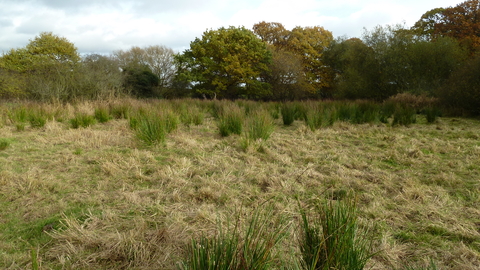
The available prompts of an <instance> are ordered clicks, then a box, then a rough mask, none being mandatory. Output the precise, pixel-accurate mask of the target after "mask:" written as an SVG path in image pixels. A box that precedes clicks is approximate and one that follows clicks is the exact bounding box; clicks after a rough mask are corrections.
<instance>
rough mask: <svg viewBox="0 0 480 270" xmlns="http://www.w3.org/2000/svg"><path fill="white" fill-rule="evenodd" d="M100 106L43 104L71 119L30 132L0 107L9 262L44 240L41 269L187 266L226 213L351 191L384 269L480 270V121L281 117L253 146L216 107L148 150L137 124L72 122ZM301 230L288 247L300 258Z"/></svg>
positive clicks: (4, 243) (20, 260) (0, 263)
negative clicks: (321, 123)
mask: <svg viewBox="0 0 480 270" xmlns="http://www.w3.org/2000/svg"><path fill="white" fill-rule="evenodd" d="M114 102H116V103H119V102H124V103H128V104H129V106H132V107H133V108H140V107H142V106H144V107H149V108H155V107H156V106H157V107H162V108H163V107H165V106H170V105H169V104H168V102H165V101H162V102H160V103H158V104H156V103H151V104H148V106H147V105H145V104H143V103H141V102H139V101H135V100H127V101H114ZM176 102H179V101H176ZM188 102H192V103H191V104H192V105H191V106H198V108H201V110H203V111H205V112H206V108H207V107H208V104H206V102H202V101H188ZM100 105H102V106H103V105H105V104H104V103H102V104H100V103H98V104H97V103H95V102H86V103H81V104H74V105H61V104H60V105H59V104H57V105H51V104H44V105H41V104H36V105H35V106H44V108H46V110H47V109H48V110H52V111H58V110H61V111H62V115H63V117H64V118H65V121H63V122H61V123H60V122H56V121H53V120H52V119H50V120H49V121H48V122H47V124H46V125H45V126H44V127H43V128H40V129H33V128H29V127H28V125H27V127H26V128H25V131H16V129H15V125H14V123H12V122H11V121H9V120H8V116H7V115H6V114H5V113H4V112H5V111H8V110H9V109H11V107H8V106H7V105H4V106H3V107H2V109H0V112H2V115H1V116H0V120H1V121H3V122H2V123H1V124H0V138H7V139H9V140H10V142H11V143H10V145H9V146H8V147H7V148H6V149H5V150H2V151H0V207H2V211H1V212H0V258H1V260H0V268H7V269H26V268H30V267H31V265H32V259H31V255H30V254H31V253H30V251H31V249H32V248H35V249H38V259H37V260H38V262H39V265H40V269H175V267H176V264H177V263H178V262H180V261H181V260H182V258H183V257H184V252H185V251H186V247H187V245H189V243H190V239H191V237H198V236H199V235H201V234H202V233H205V234H207V235H208V234H213V233H214V232H215V230H216V228H217V224H218V221H220V223H221V224H226V223H227V219H228V217H230V218H231V217H233V216H235V215H237V214H238V213H239V212H240V213H241V214H240V217H242V219H241V220H243V219H246V218H247V217H248V215H249V213H251V212H252V210H253V209H255V208H257V207H259V206H260V205H263V203H265V202H266V201H269V202H271V203H272V204H273V205H274V209H275V211H276V212H277V214H279V215H280V214H283V215H287V216H289V217H290V220H291V223H292V225H295V224H297V221H298V220H299V217H300V215H299V211H298V204H297V198H298V199H299V200H300V202H301V204H302V205H308V203H309V202H311V201H313V200H318V199H324V198H329V197H332V196H335V194H342V191H348V192H354V193H355V195H356V197H357V199H358V207H359V213H360V221H361V223H362V224H364V225H365V226H367V225H368V224H370V225H373V226H374V231H373V232H374V235H372V239H373V240H374V241H375V245H376V250H377V251H379V252H378V254H377V255H375V256H374V257H373V259H371V260H370V262H369V263H368V265H369V266H370V267H372V269H401V268H402V267H404V266H405V265H407V264H409V265H416V266H427V265H428V264H429V263H430V260H433V261H434V262H435V263H436V265H437V266H438V267H439V268H440V269H478V268H480V233H479V231H480V203H479V202H480V198H479V189H480V185H479V184H480V182H479V181H480V173H479V172H480V143H479V139H480V135H478V134H480V133H479V131H480V122H479V121H477V120H472V119H451V118H440V120H439V122H438V123H436V124H432V125H427V124H425V123H424V122H425V121H423V122H422V121H419V123H418V124H413V125H411V126H410V127H389V126H386V125H383V124H375V125H373V124H364V125H351V124H347V123H340V122H337V123H335V124H334V125H333V126H332V127H329V128H322V129H319V130H316V131H314V132H312V131H311V130H310V129H308V128H307V127H306V126H305V124H304V123H303V122H300V121H295V122H294V124H293V125H292V126H288V127H285V126H283V124H282V123H281V119H279V120H276V121H277V122H276V126H275V130H274V132H273V134H272V135H271V137H270V138H269V139H268V140H267V141H264V142H257V143H256V144H254V145H253V146H251V147H249V148H248V149H247V150H246V151H245V149H243V148H242V145H241V140H242V136H238V135H234V136H229V137H225V138H222V137H221V136H220V135H219V132H218V130H217V124H216V120H215V119H214V118H212V117H209V116H208V114H206V118H205V120H204V122H203V124H201V125H198V126H194V125H190V126H188V127H187V126H183V125H180V126H179V128H178V129H177V130H176V131H174V132H173V133H171V134H169V135H168V136H167V142H166V146H151V147H146V146H143V145H142V143H141V142H138V141H137V140H136V138H135V134H134V132H133V131H132V130H131V129H130V128H129V127H128V120H126V119H116V120H111V121H109V122H107V123H105V124H95V125H94V126H91V127H88V128H79V129H69V125H68V119H69V118H70V117H73V115H74V114H75V112H82V113H87V114H91V115H93V111H94V109H95V107H96V106H100ZM29 106H33V105H29ZM295 226H296V225H295ZM295 226H292V227H291V229H290V230H291V231H290V233H291V237H290V240H289V241H286V242H285V243H284V244H283V245H284V248H283V249H281V250H280V251H279V252H280V253H281V254H283V255H287V253H288V256H293V257H295V256H296V254H295V252H296V251H295V250H296V249H295V235H296V234H297V233H296V232H295V231H296V227H295Z"/></svg>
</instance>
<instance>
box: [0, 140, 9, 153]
mask: <svg viewBox="0 0 480 270" xmlns="http://www.w3.org/2000/svg"><path fill="white" fill-rule="evenodd" d="M9 146H10V141H9V140H7V139H5V138H0V151H1V150H5V149H7V147H9Z"/></svg>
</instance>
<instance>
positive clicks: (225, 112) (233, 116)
mask: <svg viewBox="0 0 480 270" xmlns="http://www.w3.org/2000/svg"><path fill="white" fill-rule="evenodd" d="M216 106H219V105H216ZM216 108H217V107H216ZM216 110H218V111H219V112H217V113H218V114H219V115H218V130H219V131H220V135H221V136H222V137H227V136H230V135H231V134H237V135H240V134H242V130H243V124H244V122H245V112H244V110H243V109H242V108H241V107H239V106H238V105H237V104H235V103H230V104H228V105H225V106H224V107H221V109H219V108H217V109H216Z"/></svg>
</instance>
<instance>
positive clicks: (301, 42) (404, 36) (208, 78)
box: [0, 0, 480, 129]
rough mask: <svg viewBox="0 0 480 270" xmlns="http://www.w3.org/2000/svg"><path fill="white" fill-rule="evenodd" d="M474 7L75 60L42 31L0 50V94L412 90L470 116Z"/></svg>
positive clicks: (336, 95) (266, 95) (288, 97)
mask: <svg viewBox="0 0 480 270" xmlns="http://www.w3.org/2000/svg"><path fill="white" fill-rule="evenodd" d="M479 6H480V3H479V1H478V0H467V1H464V2H462V3H460V4H458V5H456V6H455V7H447V8H435V9H432V10H430V11H428V12H426V13H425V14H424V15H423V16H422V17H421V18H420V19H419V21H418V22H417V23H416V24H415V25H414V26H413V27H411V28H405V26H404V25H386V26H376V27H374V28H373V29H370V30H365V32H364V34H363V35H362V36H361V37H352V38H337V39H336V40H334V38H333V34H332V32H330V31H328V30H327V29H324V28H323V27H321V26H313V27H308V26H307V27H295V28H293V29H286V28H285V27H284V26H283V25H282V24H281V23H279V22H265V21H262V22H259V23H257V24H255V25H254V26H253V28H252V29H251V30H250V29H246V28H245V27H242V26H240V27H228V28H225V27H220V28H218V29H210V30H207V31H205V32H204V33H203V35H202V36H201V37H198V38H196V39H195V40H194V41H192V42H191V44H190V47H189V48H188V49H187V50H185V51H184V52H181V53H177V54H175V53H174V52H173V51H172V50H171V49H170V48H167V47H165V46H161V45H152V46H146V47H143V48H140V47H136V46H133V47H132V48H130V49H129V50H125V51H124V50H117V51H114V52H112V54H111V55H96V54H92V55H85V56H83V57H80V54H79V53H78V51H77V48H76V47H75V45H74V44H73V43H71V42H70V41H68V40H67V39H66V38H64V37H59V36H56V35H54V34H53V33H49V32H43V33H41V34H40V35H38V36H37V37H35V38H34V39H32V40H30V42H29V43H28V44H27V45H26V46H25V47H24V48H18V49H12V50H10V51H8V52H5V53H3V54H2V55H1V57H0V98H6V99H16V98H20V99H25V98H26V99H33V100H44V101H52V100H53V101H62V102H64V101H76V100H92V99H94V100H96V99H108V98H116V97H125V96H134V97H138V98H152V97H153V98H169V99H173V98H185V97H190V98H205V99H207V98H208V99H216V98H218V99H250V100H262V101H281V102H287V101H295V100H305V99H310V100H319V99H323V100H325V99H334V100H345V99H347V100H356V99H363V100H373V101H376V102H381V101H384V100H387V99H389V98H391V97H394V96H396V95H401V94H413V95H416V96H428V97H430V98H438V99H439V104H441V105H442V106H443V107H444V108H447V109H448V110H445V112H447V113H448V114H450V115H452V116H459V115H469V116H477V115H479V111H478V108H479V107H480V106H479V101H478V100H479V99H478V92H480V90H479V88H478V83H477V81H476V78H477V77H476V76H473V75H475V74H476V73H475V72H476V71H475V70H477V67H476V66H477V62H478V51H479V48H480V39H479V38H478V36H479V33H478V28H479V27H478V20H477V19H476V18H477V17H478V16H479V13H480V9H479ZM460 26H461V27H460ZM459 27H460V28H459ZM472 74H473V75H472ZM329 111H330V112H331V113H334V110H333V109H332V108H329ZM297 113H298V114H297V117H298V116H299V115H300V117H305V115H304V114H302V112H297ZM284 117H287V118H288V117H289V116H288V114H287V113H286V112H285V114H284ZM287 118H286V119H285V124H286V125H288V122H289V121H290V120H288V119H287ZM313 118H314V115H313ZM313 118H312V116H310V118H308V119H307V118H305V120H306V121H308V122H309V123H310V125H311V128H313V129H315V128H316V127H315V126H319V125H320V122H321V119H320V118H318V119H316V120H314V119H313ZM309 119H310V120H309ZM184 120H186V119H184ZM323 120H326V119H323ZM381 120H382V121H383V120H384V118H382V119H381ZM189 121H190V120H189ZM314 122H316V124H314ZM328 122H329V120H327V121H326V122H325V121H324V123H328ZM322 125H323V124H322ZM20 126H21V124H19V127H20Z"/></svg>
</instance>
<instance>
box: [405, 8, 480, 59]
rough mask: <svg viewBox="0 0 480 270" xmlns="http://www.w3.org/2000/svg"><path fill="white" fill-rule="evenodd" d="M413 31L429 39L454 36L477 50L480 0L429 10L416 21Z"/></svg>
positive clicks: (479, 37) (478, 46) (479, 44)
mask: <svg viewBox="0 0 480 270" xmlns="http://www.w3.org/2000/svg"><path fill="white" fill-rule="evenodd" d="M412 31H413V32H414V33H416V34H418V35H420V36H422V37H425V38H427V39H428V40H435V39H436V38H438V37H452V38H455V39H457V40H459V41H460V42H461V43H462V44H463V46H465V47H466V48H468V49H469V50H470V51H472V52H475V51H477V50H479V49H480V0H468V1H465V2H462V3H460V4H458V5H456V6H455V7H448V8H435V9H432V10H430V11H427V12H426V13H425V14H423V15H422V17H421V18H420V20H419V21H418V22H417V23H415V25H414V26H413V27H412Z"/></svg>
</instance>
